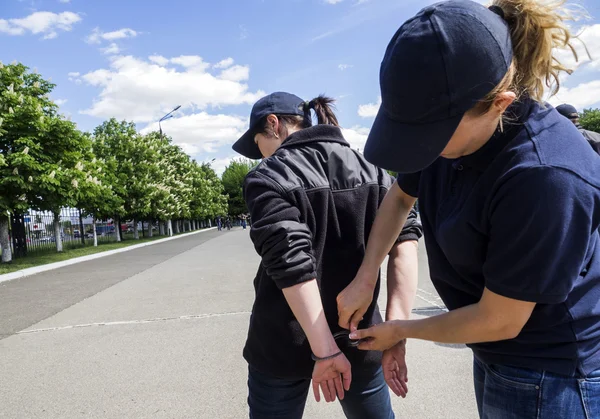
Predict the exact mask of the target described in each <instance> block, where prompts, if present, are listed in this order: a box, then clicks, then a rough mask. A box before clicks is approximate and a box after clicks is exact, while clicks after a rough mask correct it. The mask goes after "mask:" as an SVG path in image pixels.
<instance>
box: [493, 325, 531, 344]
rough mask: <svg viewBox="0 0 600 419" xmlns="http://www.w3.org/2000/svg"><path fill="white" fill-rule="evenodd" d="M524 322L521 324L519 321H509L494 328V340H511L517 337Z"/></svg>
mask: <svg viewBox="0 0 600 419" xmlns="http://www.w3.org/2000/svg"><path fill="white" fill-rule="evenodd" d="M524 326H525V324H521V323H520V322H519V323H517V322H511V323H506V324H503V325H501V326H500V327H498V328H497V329H496V331H495V332H496V333H495V335H496V336H495V337H496V339H495V340H511V339H515V338H517V337H518V336H519V335H520V334H521V331H522V330H523V327H524Z"/></svg>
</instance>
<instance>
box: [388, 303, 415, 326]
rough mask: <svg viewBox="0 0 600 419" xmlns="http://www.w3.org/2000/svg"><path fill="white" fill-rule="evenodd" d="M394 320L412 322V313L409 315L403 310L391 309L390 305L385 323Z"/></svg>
mask: <svg viewBox="0 0 600 419" xmlns="http://www.w3.org/2000/svg"><path fill="white" fill-rule="evenodd" d="M392 320H410V312H408V313H407V312H405V311H404V310H402V309H401V308H393V307H390V306H389V304H388V307H387V308H386V311H385V321H386V322H388V321H392Z"/></svg>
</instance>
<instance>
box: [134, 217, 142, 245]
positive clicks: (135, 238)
mask: <svg viewBox="0 0 600 419" xmlns="http://www.w3.org/2000/svg"><path fill="white" fill-rule="evenodd" d="M133 239H134V240H139V239H140V231H139V230H138V220H137V218H135V217H133Z"/></svg>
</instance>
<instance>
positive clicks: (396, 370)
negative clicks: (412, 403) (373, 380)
mask: <svg viewBox="0 0 600 419" xmlns="http://www.w3.org/2000/svg"><path fill="white" fill-rule="evenodd" d="M381 366H382V368H383V376H384V377H385V382H386V383H387V385H388V386H389V387H390V389H391V390H392V391H393V392H394V394H395V395H396V396H398V397H402V398H406V393H408V385H407V384H406V383H408V370H407V368H406V341H405V340H403V341H402V342H400V343H397V344H396V345H395V346H393V347H391V348H390V349H388V350H387V351H385V352H384V353H383V358H382V360H381Z"/></svg>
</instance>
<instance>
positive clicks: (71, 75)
mask: <svg viewBox="0 0 600 419" xmlns="http://www.w3.org/2000/svg"><path fill="white" fill-rule="evenodd" d="M68 76H69V77H79V76H81V74H80V73H79V72H77V71H72V72H70V73H69V74H68Z"/></svg>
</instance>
